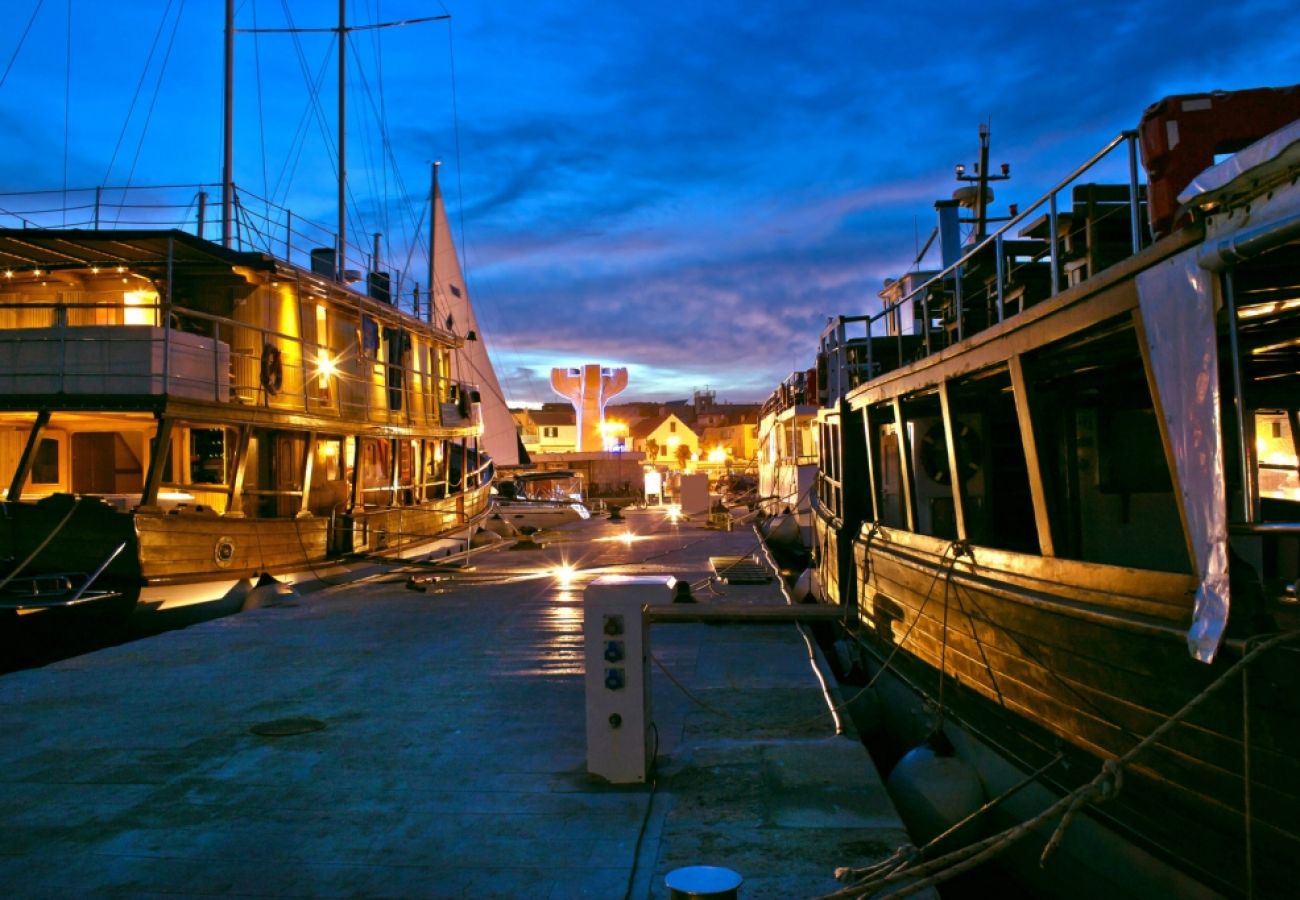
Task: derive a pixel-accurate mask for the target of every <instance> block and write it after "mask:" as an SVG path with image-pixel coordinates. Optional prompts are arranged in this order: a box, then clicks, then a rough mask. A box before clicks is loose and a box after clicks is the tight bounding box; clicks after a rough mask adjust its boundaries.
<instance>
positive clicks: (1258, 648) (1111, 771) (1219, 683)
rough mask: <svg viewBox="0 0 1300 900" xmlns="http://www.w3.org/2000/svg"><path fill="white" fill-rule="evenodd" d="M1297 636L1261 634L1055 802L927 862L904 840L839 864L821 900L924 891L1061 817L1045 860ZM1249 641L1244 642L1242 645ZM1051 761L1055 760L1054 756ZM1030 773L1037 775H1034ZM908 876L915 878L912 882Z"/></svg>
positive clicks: (1298, 631)
mask: <svg viewBox="0 0 1300 900" xmlns="http://www.w3.org/2000/svg"><path fill="white" fill-rule="evenodd" d="M1297 638H1300V629H1296V630H1293V631H1287V632H1283V633H1281V634H1277V635H1273V636H1272V637H1268V638H1264V639H1260V640H1259V643H1257V644H1256V645H1255V646H1254V647H1253V648H1250V649H1248V650H1247V652H1245V653H1244V654H1243V655H1242V657H1241V659H1239V660H1237V661H1236V662H1235V663H1233V664H1232V665H1231V666H1230V667H1229V668H1227V669H1225V670H1224V671H1223V673H1222V674H1220V675H1219V677H1218V678H1216V679H1215V680H1214V681H1213V682H1211V683H1210V684H1209V685H1207V686H1206V688H1205V689H1204V690H1202V691H1201V692H1200V693H1199V694H1197V695H1196V696H1194V697H1192V698H1191V699H1190V700H1189V701H1187V703H1185V704H1184V705H1183V707H1182V708H1181V709H1179V710H1178V711H1177V712H1175V713H1174V714H1173V715H1171V716H1170V717H1169V718H1167V719H1166V720H1165V721H1164V722H1162V723H1160V725H1158V726H1157V727H1156V728H1155V730H1153V731H1152V732H1151V733H1150V734H1148V735H1147V736H1146V737H1145V738H1143V739H1142V740H1141V741H1139V742H1138V743H1137V744H1136V745H1134V746H1133V747H1132V748H1130V749H1129V750H1128V751H1127V752H1126V753H1124V754H1122V755H1121V756H1119V757H1116V758H1112V759H1107V760H1105V761H1104V762H1103V763H1102V766H1101V771H1100V772H1098V773H1097V775H1096V776H1095V777H1094V778H1093V779H1092V780H1091V781H1089V782H1088V783H1087V784H1085V785H1082V786H1080V787H1078V788H1076V789H1075V790H1073V791H1071V792H1070V793H1068V794H1066V795H1065V796H1063V797H1061V798H1060V799H1059V800H1057V801H1056V802H1055V803H1053V804H1052V805H1050V806H1049V807H1047V808H1046V809H1045V810H1043V811H1042V812H1040V813H1039V814H1038V815H1036V816H1034V817H1033V818H1031V819H1028V820H1026V821H1024V822H1021V823H1019V824H1018V825H1013V826H1012V827H1010V828H1008V829H1006V830H1004V831H1002V832H999V833H998V834H995V835H991V836H990V837H987V838H984V839H983V840H980V841H977V842H975V843H973V844H970V845H968V846H966V847H963V848H961V849H959V850H954V851H952V852H950V853H947V854H944V855H943V856H940V857H938V858H936V859H933V860H930V861H929V862H925V863H921V864H920V865H915V866H912V865H910V863H911V862H912V861H914V860H915V859H917V857H918V855H919V851H915V848H912V852H906V851H907V847H906V845H905V846H904V847H902V848H899V849H898V850H896V851H895V852H894V853H893V854H892V855H891V856H890V857H889V858H888V859H886V860H884V861H882V862H881V863H877V864H875V865H872V866H869V867H866V868H862V869H851V868H840V869H837V870H836V878H837V879H838V880H840V881H842V882H844V881H852V882H853V883H852V884H850V886H849V887H846V888H844V889H842V890H839V891H836V892H835V893H832V894H827V895H825V896H824V897H823V898H822V900H841V898H845V900H847V898H860V897H870V896H874V895H876V894H878V892H880V891H881V890H883V889H885V888H888V887H890V886H891V885H894V884H896V883H897V882H900V881H904V880H907V881H908V882H909V883H908V884H906V885H902V886H900V887H899V889H898V890H895V891H891V892H889V893H888V894H885V895H883V896H888V897H905V896H908V895H910V894H914V893H916V892H918V891H922V890H925V889H927V888H930V887H933V886H935V885H937V884H940V883H942V882H944V881H947V880H948V879H950V878H952V877H954V876H956V875H960V874H961V873H962V872H965V871H967V870H968V869H972V868H974V867H975V866H977V865H979V864H981V863H983V862H985V861H986V860H989V859H991V858H993V857H994V856H996V855H997V854H999V853H1001V852H1002V851H1003V850H1006V849H1007V848H1008V847H1010V846H1011V845H1012V844H1014V843H1016V842H1017V841H1019V840H1021V839H1022V838H1024V837H1026V836H1027V835H1029V834H1030V833H1031V832H1033V831H1034V830H1036V829H1037V828H1038V827H1039V826H1041V825H1043V824H1044V823H1046V822H1048V821H1050V820H1051V819H1054V818H1056V817H1057V816H1058V815H1059V816H1060V821H1059V822H1058V823H1057V825H1056V828H1055V829H1054V830H1053V832H1052V835H1051V837H1050V838H1049V839H1048V841H1047V844H1046V846H1045V847H1044V848H1043V852H1042V855H1041V856H1040V857H1039V862H1040V864H1042V865H1045V864H1046V863H1047V859H1048V857H1050V856H1051V854H1052V853H1053V852H1054V851H1055V850H1056V848H1057V847H1058V846H1059V845H1060V843H1061V840H1062V838H1063V837H1064V835H1065V830H1066V829H1067V828H1069V827H1070V824H1071V823H1072V822H1073V821H1074V818H1075V816H1076V815H1078V813H1079V811H1080V810H1081V809H1082V808H1083V807H1084V806H1085V805H1086V804H1088V803H1100V802H1104V801H1106V800H1110V799H1112V798H1113V797H1115V796H1117V795H1118V794H1119V792H1120V790H1121V789H1122V788H1123V773H1124V767H1125V766H1127V765H1128V764H1130V763H1131V762H1132V761H1133V759H1134V758H1135V757H1137V756H1138V755H1139V754H1141V753H1142V752H1143V751H1145V750H1147V749H1148V748H1150V747H1151V746H1152V745H1153V744H1155V743H1156V742H1157V741H1159V740H1160V738H1162V737H1163V736H1164V735H1165V734H1166V733H1167V732H1168V731H1169V730H1170V729H1172V728H1173V727H1174V726H1175V725H1177V724H1178V723H1180V722H1182V721H1183V720H1184V719H1186V718H1187V717H1188V716H1190V715H1191V714H1192V713H1193V712H1195V711H1196V710H1197V709H1198V708H1199V707H1200V706H1201V705H1202V704H1203V703H1205V701H1206V700H1207V699H1208V698H1209V697H1211V696H1212V695H1214V694H1215V693H1217V692H1218V691H1219V690H1220V689H1222V688H1223V686H1224V685H1225V684H1227V683H1228V682H1229V681H1230V680H1231V679H1232V678H1233V677H1234V676H1235V675H1236V674H1237V673H1239V672H1240V673H1242V674H1243V676H1244V674H1245V670H1246V668H1247V667H1248V666H1249V665H1250V664H1251V663H1253V662H1254V661H1255V660H1256V659H1258V658H1259V657H1260V656H1262V655H1263V654H1265V653H1267V652H1268V651H1270V650H1272V649H1273V648H1274V647H1278V646H1280V645H1282V644H1286V643H1289V642H1291V641H1294V640H1296V639H1297ZM1251 643H1253V640H1252V641H1248V642H1247V647H1249V646H1250V644H1251ZM1053 764H1055V760H1054V761H1053ZM1034 777H1037V775H1035V776H1034ZM1021 786H1023V785H1018V786H1017V787H1015V788H1013V789H1012V791H1009V792H1007V793H1006V794H1004V795H1002V796H1001V797H999V798H997V800H998V801H999V802H1000V801H1001V800H1002V799H1005V797H1006V796H1008V795H1009V794H1010V793H1012V792H1014V791H1016V790H1019V789H1020V787H1021ZM912 879H917V880H915V881H912Z"/></svg>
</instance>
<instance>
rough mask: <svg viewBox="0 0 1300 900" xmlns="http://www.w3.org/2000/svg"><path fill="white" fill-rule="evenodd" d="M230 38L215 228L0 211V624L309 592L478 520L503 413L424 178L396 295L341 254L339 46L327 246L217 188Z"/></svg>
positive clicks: (251, 201)
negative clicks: (417, 261)
mask: <svg viewBox="0 0 1300 900" xmlns="http://www.w3.org/2000/svg"><path fill="white" fill-rule="evenodd" d="M343 12H344V9H343V7H342V5H340V21H339V25H338V31H339V34H340V35H343V34H346V32H347V31H348V27H347V24H346V22H345V21H344V20H343ZM419 21H427V19H422V20H419ZM234 33H235V28H234V4H233V2H231V0H227V3H226V38H227V41H226V116H225V131H224V137H225V140H224V143H225V159H224V162H223V180H222V182H221V184H220V185H219V190H220V206H219V208H220V214H219V217H218V215H216V214H215V213H214V210H215V209H216V207H217V204H210V203H209V202H208V201H209V196H210V193H209V186H205V187H198V188H194V189H163V188H157V189H154V188H135V189H129V190H128V189H125V188H123V189H114V188H102V187H101V188H94V189H92V190H87V191H66V190H65V191H50V192H45V193H42V194H30V193H29V194H6V195H5V197H4V204H3V206H4V214H3V217H0V226H3V227H0V475H2V476H3V485H0V489H3V490H4V491H5V495H4V498H3V506H2V507H0V614H3V615H5V616H8V617H9V618H10V619H14V618H17V617H21V616H24V615H28V616H35V615H38V614H45V613H51V612H54V611H56V610H67V609H70V608H75V609H77V610H84V611H87V612H88V611H89V610H91V609H96V610H100V611H105V610H111V611H112V615H115V616H116V615H120V614H121V613H122V612H124V611H127V610H134V609H138V608H144V609H166V608H171V607H176V606H183V605H188V604H195V603H212V602H222V603H225V604H226V605H227V606H229V607H231V608H234V609H237V608H239V607H240V605H241V604H242V602H243V600H244V598H245V597H246V596H247V594H248V592H249V591H250V590H251V589H252V588H253V586H255V585H256V584H257V583H258V582H259V581H265V580H266V579H268V578H270V579H274V580H276V581H278V582H281V583H291V584H294V585H298V586H302V585H306V584H308V583H313V584H328V583H334V582H336V581H338V580H339V578H340V577H341V576H344V575H346V573H347V572H348V571H351V570H354V569H355V568H357V567H358V566H362V565H370V564H372V563H373V562H374V561H375V560H387V559H404V558H411V557H416V556H428V555H431V554H443V555H445V554H447V553H450V552H452V551H456V550H461V549H465V548H466V547H467V545H468V542H469V540H470V537H471V533H472V532H473V531H474V530H475V528H476V523H477V522H478V521H479V520H480V519H481V518H483V517H484V515H485V514H486V512H487V511H488V509H489V505H490V492H491V474H492V467H493V461H492V460H491V459H490V458H489V455H488V454H487V453H486V452H484V448H483V447H481V446H480V439H481V435H482V433H483V415H482V406H481V404H480V402H479V400H480V394H479V388H480V387H485V388H489V389H490V391H491V393H492V396H491V397H490V398H488V399H489V400H491V401H492V402H497V403H499V404H500V405H501V410H502V412H504V401H503V400H501V398H500V397H499V396H498V395H499V393H500V390H499V388H497V387H496V381H495V376H494V375H493V374H492V373H491V371H490V364H488V363H487V362H486V355H485V354H484V353H483V352H482V344H481V342H478V338H477V335H476V333H475V330H474V329H475V328H476V323H475V321H474V318H473V313H472V308H471V307H470V306H469V292H468V288H467V285H466V284H465V281H464V278H463V275H462V272H461V270H460V266H459V263H458V260H457V256H456V253H455V250H454V245H453V243H452V239H451V234H450V228H449V226H448V224H447V215H446V211H445V209H444V207H443V203H442V197H441V194H440V192H439V191H438V187H437V175H436V172H437V170H436V168H435V169H434V177H433V179H432V188H431V191H430V196H429V202H430V210H429V212H430V215H429V219H428V221H430V222H431V223H432V224H431V226H430V231H429V238H430V244H431V246H430V250H429V257H430V266H429V269H430V270H429V277H428V281H426V282H425V291H424V295H423V297H421V296H420V294H419V289H418V286H417V287H412V288H411V289H410V290H409V291H408V290H406V289H404V288H403V286H402V284H401V275H400V274H398V275H394V274H393V272H394V271H395V270H394V268H393V267H389V266H385V265H383V264H382V262H381V255H380V247H381V241H380V236H379V235H375V237H374V247H373V252H369V253H367V252H364V251H368V250H370V248H369V247H365V248H355V247H351V248H350V247H349V246H348V245H347V241H346V236H347V234H348V227H347V222H346V216H345V203H344V198H345V194H346V186H345V184H344V177H345V173H346V167H345V165H344V164H343V154H344V152H345V151H344V148H345V145H346V142H345V137H346V127H345V126H346V117H345V115H344V104H343V91H344V83H345V77H344V61H345V58H346V57H345V54H344V53H343V52H342V50H340V55H339V90H340V95H339V117H338V128H339V131H338V136H337V141H336V144H335V146H336V148H337V153H338V160H337V172H338V173H339V184H338V200H339V220H338V226H337V229H335V230H333V231H332V232H331V230H330V229H329V228H324V227H320V226H316V225H313V224H312V223H311V222H309V221H308V220H306V219H304V218H303V217H301V216H295V215H293V214H292V213H291V212H290V211H288V210H286V209H284V208H282V207H278V206H276V205H274V204H272V203H270V202H269V201H265V200H262V199H259V198H257V197H256V196H254V195H252V194H251V193H249V192H244V191H239V190H237V189H236V186H235V183H234V178H233V172H234V164H233V140H232V136H231V135H232V130H233V122H232V113H231V111H232V109H233V101H232V95H233V94H232V92H233V71H234V66H233V50H232V47H233V35H234ZM343 46H346V42H345V41H343V40H340V47H343ZM216 226H219V228H217V227H216ZM214 231H218V232H219V234H218V235H217V236H216V239H213V238H212V232H214ZM349 249H351V250H353V251H354V253H353V255H351V256H350V255H349V253H348V251H349ZM357 250H362V251H363V252H355V251H357ZM408 284H409V282H408ZM421 300H423V305H422V306H421V302H420V301H421ZM471 351H474V352H471ZM498 418H499V417H498ZM507 418H508V417H507ZM507 430H508V431H509V434H508V435H506V439H507V441H506V444H505V446H506V447H507V450H508V451H509V452H511V453H512V452H513V451H514V448H515V445H516V442H517V439H516V438H515V436H514V431H513V428H512V427H510V428H508V429H507ZM503 461H504V460H498V463H500V462H503ZM8 624H12V622H10V623H8ZM6 627H7V626H6Z"/></svg>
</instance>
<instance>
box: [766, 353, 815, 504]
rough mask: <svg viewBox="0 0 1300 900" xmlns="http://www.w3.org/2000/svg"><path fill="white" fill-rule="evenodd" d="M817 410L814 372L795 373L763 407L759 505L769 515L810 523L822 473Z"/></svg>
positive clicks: (778, 387)
mask: <svg viewBox="0 0 1300 900" xmlns="http://www.w3.org/2000/svg"><path fill="white" fill-rule="evenodd" d="M817 408H818V393H817V372H816V370H814V369H809V370H807V371H803V372H792V373H791V374H790V375H789V377H787V378H786V379H785V380H784V381H782V382H781V384H780V385H778V386H777V388H776V390H775V391H773V392H772V395H771V396H770V397H768V398H767V400H766V401H765V402H764V403H763V406H762V409H761V411H760V413H759V430H758V503H759V506H760V508H761V509H762V510H763V511H764V512H765V513H767V514H768V515H779V514H781V513H783V512H785V511H787V510H789V511H792V512H796V513H798V514H799V515H800V518H801V519H802V520H806V519H807V513H808V509H809V500H810V497H811V493H812V486H813V478H814V475H815V473H816V471H817V455H818V449H817V431H816V420H817ZM804 524H807V523H806V521H804Z"/></svg>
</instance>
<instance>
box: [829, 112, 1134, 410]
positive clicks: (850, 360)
mask: <svg viewBox="0 0 1300 900" xmlns="http://www.w3.org/2000/svg"><path fill="white" fill-rule="evenodd" d="M1120 147H1124V148H1125V149H1126V150H1127V153H1128V160H1127V164H1128V176H1129V177H1128V189H1129V190H1128V203H1127V207H1128V219H1129V223H1128V224H1129V233H1130V234H1131V236H1132V237H1131V245H1132V247H1131V249H1132V252H1133V253H1134V254H1136V253H1138V252H1139V251H1140V250H1141V249H1142V227H1141V225H1142V204H1143V202H1144V201H1143V199H1142V196H1141V194H1142V191H1141V185H1140V184H1139V181H1138V163H1137V132H1136V131H1131V130H1129V131H1124V132H1121V133H1120V134H1119V135H1117V136H1116V137H1115V138H1113V139H1112V140H1111V141H1110V142H1109V143H1108V144H1107V145H1106V146H1105V147H1103V148H1102V149H1101V150H1099V151H1097V153H1095V154H1093V156H1092V157H1091V158H1089V159H1088V160H1087V161H1086V162H1084V163H1083V164H1082V165H1080V166H1079V167H1078V168H1076V169H1075V170H1074V171H1073V172H1071V173H1070V174H1069V175H1068V176H1066V177H1065V178H1064V179H1062V180H1061V181H1060V182H1058V183H1057V184H1056V185H1055V186H1054V187H1053V188H1052V189H1051V190H1049V191H1048V192H1047V193H1046V194H1044V195H1043V196H1042V197H1040V198H1039V199H1038V200H1036V201H1034V202H1033V203H1031V204H1030V205H1029V206H1027V207H1025V208H1024V209H1023V210H1021V211H1020V212H1019V213H1017V214H1016V215H1014V216H1012V217H1010V218H1009V219H1008V220H1007V221H1006V222H1005V223H1004V224H1003V225H1002V227H1000V228H998V229H997V230H996V231H994V232H992V233H991V234H989V235H988V236H987V237H985V238H984V239H983V240H981V241H979V242H977V243H975V244H973V245H971V246H970V247H969V248H967V249H965V251H964V252H963V254H962V255H961V257H960V258H959V259H957V260H956V261H955V262H953V263H951V264H950V265H948V266H945V267H944V268H943V269H942V270H940V271H938V272H936V273H934V274H933V275H931V276H930V277H928V278H926V279H925V280H924V281H922V282H921V283H920V284H919V285H917V286H916V287H914V288H912V289H911V290H910V291H907V292H906V293H903V294H901V296H899V297H898V298H897V299H896V300H894V301H893V302H886V303H885V304H884V305H883V308H882V309H881V310H880V312H877V313H871V314H864V315H855V316H838V317H836V318H835V319H832V320H831V322H830V323H829V324H828V325H827V326H826V328H825V329H823V331H822V334H821V352H822V354H823V355H824V356H825V358H826V366H827V381H828V384H827V398H824V399H829V400H832V401H833V400H836V399H838V398H840V397H842V396H844V394H845V393H847V391H848V390H849V389H851V387H852V386H856V385H857V384H861V383H862V382H864V381H866V380H869V379H870V378H873V377H875V376H877V375H879V374H880V373H881V371H882V370H881V368H880V367H878V366H877V362H878V361H877V359H876V352H875V351H876V346H875V341H873V338H875V337H883V336H891V337H896V338H897V341H898V344H897V354H898V355H897V359H896V361H895V365H902V364H903V363H904V361H905V356H906V353H907V345H908V342H907V341H906V340H905V335H904V334H903V329H902V328H901V327H897V323H901V322H902V321H903V316H904V314H905V313H907V312H910V311H911V310H912V309H913V306H912V305H913V304H918V303H919V305H920V308H921V316H920V321H921V332H922V333H921V335H920V339H919V343H920V347H919V348H918V351H919V353H921V354H923V355H926V356H928V355H930V354H932V353H934V352H935V351H936V349H937V348H935V347H934V346H933V337H934V336H935V335H937V334H938V333H940V332H941V331H942V328H941V327H938V326H936V324H935V323H936V318H935V313H936V310H934V309H932V308H931V299H932V295H933V294H934V293H935V289H936V288H938V289H939V292H940V293H942V291H943V290H944V289H945V288H946V289H948V290H950V291H951V295H952V313H953V320H954V322H955V331H956V340H958V341H960V340H963V339H964V338H965V337H966V336H967V335H966V327H965V318H966V317H965V313H966V312H967V306H966V301H967V300H968V299H969V298H966V297H964V296H963V293H962V292H963V279H962V274H963V271H964V270H965V269H967V267H969V266H971V264H972V263H973V262H974V261H976V260H977V259H978V258H979V257H981V256H983V255H987V254H988V253H989V252H990V251H991V252H992V253H993V257H994V261H995V271H994V278H993V287H992V291H993V297H991V298H990V299H994V298H995V302H996V309H997V321H999V322H1001V321H1003V319H1004V317H1005V316H1006V309H1005V300H1006V287H1007V280H1008V277H1009V275H1010V274H1011V272H1010V271H1009V269H1008V268H1007V266H1006V252H1005V251H1006V249H1007V247H1006V245H1007V242H1008V241H1009V240H1010V235H1011V234H1012V233H1013V232H1016V231H1017V230H1018V229H1020V228H1022V227H1023V226H1025V224H1026V223H1028V222H1029V221H1030V219H1031V217H1032V216H1034V214H1035V213H1037V212H1038V211H1039V210H1041V209H1043V208H1044V207H1046V220H1045V223H1044V224H1045V228H1046V238H1044V244H1045V248H1046V253H1045V255H1046V256H1047V264H1048V268H1049V272H1050V296H1056V295H1057V294H1058V293H1060V291H1061V290H1062V289H1063V287H1062V274H1063V259H1062V255H1063V235H1062V234H1061V225H1062V218H1061V213H1060V211H1059V210H1058V199H1057V198H1058V197H1059V196H1060V194H1061V193H1062V192H1063V191H1065V190H1067V189H1068V188H1070V187H1071V186H1073V185H1075V184H1076V183H1077V182H1079V181H1080V179H1081V178H1082V177H1083V176H1084V175H1085V174H1087V173H1088V172H1090V171H1092V170H1093V169H1095V168H1096V167H1098V166H1099V165H1100V164H1101V163H1102V162H1103V161H1104V160H1106V159H1107V158H1109V157H1110V156H1111V154H1112V153H1114V152H1115V151H1116V149H1117V148H1120ZM1112 212H1113V211H1112ZM1019 233H1023V232H1019ZM1089 274H1092V273H1089ZM1022 311H1023V309H1021V310H1018V311H1017V313H1013V314H1012V315H1015V314H1018V312H1022ZM891 322H892V323H895V327H894V328H892V329H891V328H890V327H889V323H891ZM878 323H883V324H878ZM849 325H862V326H863V334H862V336H861V337H860V338H859V337H857V336H853V337H850V336H849V334H848V332H847V328H846V326H849ZM891 330H892V331H893V334H890V332H891ZM913 337H914V336H913ZM855 344H857V345H860V346H861V347H862V348H863V349H862V350H861V351H859V353H860V354H861V355H863V356H865V358H855V357H854V356H853V353H854V351H853V350H852V348H853V347H854V345H855Z"/></svg>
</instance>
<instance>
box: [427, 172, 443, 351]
mask: <svg viewBox="0 0 1300 900" xmlns="http://www.w3.org/2000/svg"><path fill="white" fill-rule="evenodd" d="M441 165H442V163H440V162H435V163H434V164H433V173H432V175H430V184H429V304H428V305H429V324H430V325H432V324H434V321H433V300H434V297H436V296H437V294H438V282H436V281H434V276H435V275H437V274H438V271H437V270H438V263H437V259H438V252H437V251H438V167H439V166H441Z"/></svg>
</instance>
